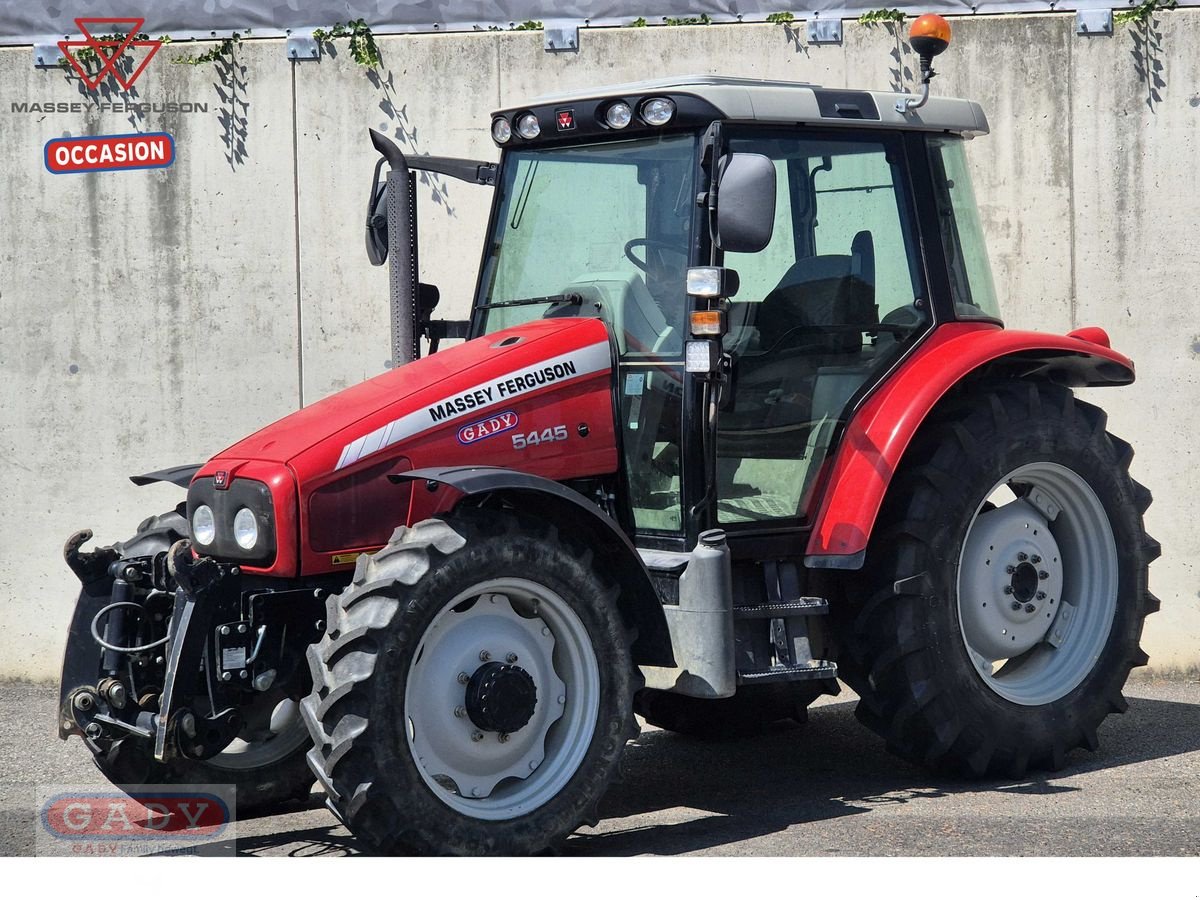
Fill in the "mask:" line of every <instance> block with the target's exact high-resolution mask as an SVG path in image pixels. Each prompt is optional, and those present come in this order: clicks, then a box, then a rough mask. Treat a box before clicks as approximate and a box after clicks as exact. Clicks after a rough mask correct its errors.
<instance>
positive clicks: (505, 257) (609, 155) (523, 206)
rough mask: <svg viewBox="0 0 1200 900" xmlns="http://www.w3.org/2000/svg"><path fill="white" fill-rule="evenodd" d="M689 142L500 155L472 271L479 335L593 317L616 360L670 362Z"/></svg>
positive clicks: (681, 294) (675, 337) (684, 243)
mask: <svg viewBox="0 0 1200 900" xmlns="http://www.w3.org/2000/svg"><path fill="white" fill-rule="evenodd" d="M694 144H695V137H694V136H693V135H675V136H667V137H657V138H652V139H648V140H633V141H619V142H608V143H604V144H592V145H588V146H583V147H569V148H560V149H549V150H530V151H522V150H516V151H510V152H509V154H508V156H507V159H506V160H505V163H504V173H503V177H502V179H501V183H500V187H499V189H500V192H501V200H500V208H499V211H498V212H497V215H496V221H495V230H494V232H493V234H492V236H491V244H490V247H489V251H490V252H489V253H488V255H487V258H486V259H485V261H484V269H483V279H482V289H481V294H482V295H481V297H480V298H479V300H480V305H481V306H483V307H484V308H485V309H486V317H485V325H484V333H489V332H493V331H498V330H500V329H502V328H508V327H510V326H512V325H517V324H520V323H522V322H528V321H530V320H532V319H537V318H542V317H545V316H551V315H599V316H600V317H601V318H603V319H604V320H605V321H606V322H608V323H609V324H610V325H611V326H613V333H614V335H615V337H616V340H617V344H618V349H619V351H620V353H621V356H622V357H623V358H626V357H641V358H647V357H652V356H654V357H662V356H673V355H678V354H679V353H681V352H682V347H683V331H684V329H683V327H682V326H683V316H684V310H685V307H686V301H687V295H686V290H685V276H686V271H687V264H688V249H689V246H690V244H691V227H692V211H693V209H694V205H695V196H696V193H695V190H694V189H693V168H694V160H695V156H694Z"/></svg>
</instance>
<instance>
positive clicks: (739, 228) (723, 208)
mask: <svg viewBox="0 0 1200 900" xmlns="http://www.w3.org/2000/svg"><path fill="white" fill-rule="evenodd" d="M718 165H719V168H718V170H717V172H718V177H717V223H716V226H717V227H716V232H717V233H716V235H714V237H715V239H716V242H717V246H718V247H720V248H721V249H722V250H727V251H730V252H732V253H757V252H758V251H760V250H762V249H763V248H764V247H766V246H767V244H769V243H771V232H772V231H774V229H775V164H774V163H773V162H771V160H769V159H768V158H767V157H765V156H763V155H762V154H761V153H729V154H726V155H725V156H723V157H721V161H720V163H719V164H718Z"/></svg>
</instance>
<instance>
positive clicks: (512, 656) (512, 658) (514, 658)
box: [504, 653, 517, 666]
mask: <svg viewBox="0 0 1200 900" xmlns="http://www.w3.org/2000/svg"><path fill="white" fill-rule="evenodd" d="M504 661H505V662H507V663H508V664H509V665H510V666H511V665H512V664H513V663H515V662H516V661H517V654H515V653H510V654H508V656H506V657H504Z"/></svg>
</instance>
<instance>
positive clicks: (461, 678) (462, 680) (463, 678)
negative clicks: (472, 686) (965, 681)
mask: <svg viewBox="0 0 1200 900" xmlns="http://www.w3.org/2000/svg"><path fill="white" fill-rule="evenodd" d="M470 680H471V676H470V675H468V674H467V673H466V672H459V673H458V683H459V684H467V683H468V682H469V681H470Z"/></svg>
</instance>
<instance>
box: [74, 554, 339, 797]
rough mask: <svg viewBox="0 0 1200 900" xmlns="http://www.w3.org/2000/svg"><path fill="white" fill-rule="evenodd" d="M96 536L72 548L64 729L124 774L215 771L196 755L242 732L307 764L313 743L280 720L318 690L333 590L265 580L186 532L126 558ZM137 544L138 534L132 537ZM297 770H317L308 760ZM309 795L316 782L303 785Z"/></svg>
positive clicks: (119, 777)
mask: <svg viewBox="0 0 1200 900" xmlns="http://www.w3.org/2000/svg"><path fill="white" fill-rule="evenodd" d="M91 536H92V533H91V532H90V531H81V532H77V533H76V534H74V535H72V536H71V538H70V540H68V541H67V544H66V547H65V548H64V556H65V558H66V561H67V564H68V565H69V566H70V567H71V569H72V571H74V572H75V574H76V576H77V577H78V578H79V579H80V581H81V582H82V584H83V590H82V592H81V594H80V598H79V601H78V603H77V605H76V609H75V614H74V618H73V620H72V623H71V631H70V637H69V640H68V647H67V653H66V655H65V658H64V663H63V676H62V686H61V693H60V703H59V736H60V737H62V738H64V739H66V738H67V737H69V736H70V735H72V734H78V735H80V736H81V737H82V738H83V740H84V741H85V743H86V744H87V745H88V747H89V749H90V750H91V751H92V753H93V754H94V755H95V758H96V761H97V764H98V765H99V766H100V767H101V769H103V770H104V771H105V772H106V774H108V775H109V776H110V777H112V778H113V780H115V781H118V782H119V783H122V784H130V783H134V784H136V783H147V782H151V781H162V782H178V781H185V782H196V781H201V780H205V779H206V778H208V779H213V780H215V779H214V773H213V772H212V770H211V769H208V770H204V771H200V770H198V769H197V767H196V765H194V764H196V763H200V762H203V761H208V760H214V757H217V756H218V755H219V754H222V752H223V751H226V749H227V748H229V747H230V745H231V744H232V743H233V742H234V741H235V739H237V738H239V737H240V738H241V739H242V740H243V741H244V742H245V744H244V746H246V747H253V746H254V745H255V740H256V735H257V740H258V742H259V743H263V742H265V740H267V739H270V740H277V741H278V743H277V745H276V746H277V750H278V751H279V753H278V754H276V756H279V754H284V755H285V756H286V755H287V754H288V753H289V752H290V754H291V755H293V756H297V757H298V758H299V759H300V760H301V762H302V757H303V750H304V749H305V747H304V746H303V745H301V746H298V747H293V746H292V744H293V743H296V742H294V741H292V740H291V739H290V738H286V739H284V738H281V736H280V735H279V734H277V733H276V732H275V730H274V729H275V726H276V725H277V724H278V721H279V720H280V715H279V709H280V704H281V703H283V704H287V703H290V704H292V705H293V708H294V704H295V703H296V701H298V700H299V698H300V697H301V696H302V695H303V694H304V693H306V692H307V690H308V673H307V670H306V667H305V665H304V648H305V647H306V646H307V644H308V643H310V642H311V641H313V640H315V639H316V638H317V637H318V636H319V629H320V627H321V625H322V623H321V621H320V618H321V616H322V610H323V600H324V597H325V595H326V592H325V591H324V590H323V589H321V588H315V589H314V587H312V586H311V585H309V586H306V587H303V588H294V587H292V586H290V585H282V586H281V585H279V584H278V583H272V584H264V583H262V582H265V581H266V580H265V579H259V578H254V577H251V576H245V575H243V573H242V572H241V570H240V568H239V567H238V566H236V565H231V564H226V563H219V562H217V561H215V560H213V559H211V558H207V557H199V558H198V557H196V556H195V555H194V554H193V553H192V548H191V544H190V542H189V541H188V540H186V539H181V540H178V541H176V542H174V543H173V544H172V545H171V546H170V547H169V549H167V550H158V551H157V552H153V553H149V554H147V555H141V556H135V555H130V556H124V555H122V553H121V550H120V548H119V547H118V548H101V549H99V550H95V551H92V552H85V551H82V550H81V548H82V546H83V545H84V543H85V542H86V541H87V540H89V539H90V538H91ZM136 547H137V541H136V539H135V541H133V542H130V543H129V544H127V545H126V548H127V549H134V548H136ZM275 581H276V582H277V581H278V580H275ZM297 724H298V722H297ZM299 733H300V735H301V736H302V734H303V729H302V728H300V729H299ZM268 756H270V754H268ZM247 758H249V757H247ZM267 761H268V762H269V763H271V764H274V763H278V762H280V761H282V757H281V758H278V759H270V760H267ZM219 768H220V767H218V769H219ZM260 768H261V767H260ZM244 770H245V767H244V766H240V767H239V766H234V767H231V771H244ZM251 771H253V770H251ZM189 772H191V773H192V776H191V777H189V774H188V773H189ZM298 772H299V775H298V776H297V777H298V778H299V779H300V780H304V773H303V766H302V765H301V766H300V767H299V769H298ZM217 777H220V773H219V771H218V773H217ZM228 780H231V781H238V780H239V778H230V779H228ZM306 792H307V784H305V787H304V790H303V791H299V790H298V791H297V792H296V793H306ZM247 799H250V800H251V804H250V805H252V799H253V798H240V802H241V801H244V800H247ZM272 799H280V798H279V797H278V796H275V795H274V794H273V795H272ZM241 805H242V808H243V810H244V809H245V808H246V806H247V803H245V802H241Z"/></svg>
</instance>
